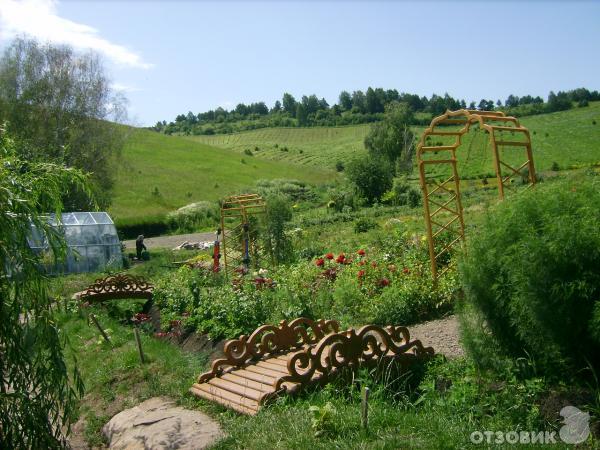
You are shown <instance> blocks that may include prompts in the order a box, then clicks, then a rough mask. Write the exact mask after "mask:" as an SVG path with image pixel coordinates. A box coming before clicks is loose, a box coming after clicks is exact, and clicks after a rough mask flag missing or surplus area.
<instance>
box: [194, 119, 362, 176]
mask: <svg viewBox="0 0 600 450" xmlns="http://www.w3.org/2000/svg"><path fill="white" fill-rule="evenodd" d="M368 132H369V125H364V124H363V125H355V126H347V127H311V128H262V129H260V130H253V131H244V132H241V133H235V134H220V135H214V136H187V137H186V139H190V140H193V141H195V142H201V143H204V144H208V145H212V146H214V147H219V148H226V149H231V150H234V151H237V152H239V153H243V152H244V151H245V150H250V151H251V152H252V153H253V154H255V156H258V157H260V158H262V159H268V160H275V161H289V162H292V163H294V164H302V165H312V166H318V167H328V168H331V169H333V168H334V167H335V163H336V162H337V161H348V160H349V159H350V158H352V157H354V156H356V155H357V154H360V153H362V152H364V151H365V150H364V146H363V141H364V139H365V136H366V135H367V133H368Z"/></svg>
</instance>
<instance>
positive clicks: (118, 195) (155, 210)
mask: <svg viewBox="0 0 600 450" xmlns="http://www.w3.org/2000/svg"><path fill="white" fill-rule="evenodd" d="M330 175H331V172H327V171H325V170H322V169H320V168H311V170H306V168H305V167H302V166H298V165H292V164H289V163H287V162H276V161H267V160H264V159H260V158H256V157H252V156H247V155H240V154H239V153H236V152H234V151H227V150H225V151H224V150H222V149H215V148H213V147H210V146H208V145H205V144H201V143H198V142H191V141H189V140H186V139H182V138H180V137H175V136H165V135H161V134H158V133H155V132H152V131H147V130H140V129H133V130H132V131H131V135H130V137H129V138H128V140H127V143H126V145H125V148H124V150H123V155H122V163H121V165H120V168H119V169H118V172H117V176H116V182H115V187H114V197H113V204H112V206H111V208H110V212H111V214H112V215H113V217H114V218H115V219H116V220H118V221H120V222H124V221H129V220H138V219H144V220H148V219H150V218H152V217H157V216H160V215H163V214H165V213H167V212H168V211H171V210H173V209H176V208H179V207H181V206H183V205H185V204H188V203H192V202H194V201H198V200H213V199H217V198H220V197H222V196H224V195H227V194H230V193H234V192H235V191H237V190H240V189H243V188H245V187H248V186H252V185H253V184H254V183H255V182H256V180H258V179H261V178H294V179H299V180H303V181H307V182H312V183H319V182H322V181H325V180H326V179H327V178H328V177H330Z"/></svg>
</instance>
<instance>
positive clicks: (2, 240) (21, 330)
mask: <svg viewBox="0 0 600 450" xmlns="http://www.w3.org/2000/svg"><path fill="white" fill-rule="evenodd" d="M72 186H78V187H79V189H80V190H82V191H86V176H85V175H84V174H83V173H82V172H80V171H79V170H76V169H68V168H65V167H63V166H58V165H54V164H51V163H34V162H27V161H24V160H22V159H20V158H19V157H18V156H17V151H16V149H15V144H14V143H13V141H12V140H11V139H9V137H8V136H7V135H6V133H5V132H4V130H3V129H0V318H1V319H0V448H60V447H64V446H65V443H66V442H65V439H66V438H65V436H66V435H67V434H68V432H69V429H70V425H71V423H72V420H73V418H74V408H75V402H76V400H77V398H78V397H79V396H80V395H81V394H82V392H83V385H82V382H81V379H80V377H79V375H78V373H77V371H76V369H73V370H72V371H69V369H68V368H67V364H66V362H65V357H64V354H63V346H64V344H65V342H64V340H65V336H64V335H63V334H62V333H61V331H60V329H59V328H58V327H57V323H56V321H55V320H53V304H52V301H51V299H50V298H49V295H48V287H47V279H46V277H45V276H44V273H43V272H42V269H41V264H40V263H41V261H40V259H41V255H38V254H36V253H35V252H34V251H32V249H31V248H30V247H29V245H28V238H29V237H30V230H31V227H32V226H35V227H36V228H37V229H38V230H39V231H41V232H42V233H43V234H44V235H45V236H46V240H47V243H48V252H49V253H51V254H52V255H54V257H55V258H62V257H64V255H65V251H66V246H65V243H64V240H63V238H62V237H61V236H60V234H59V233H57V232H56V230H55V229H53V228H52V227H51V226H50V225H49V223H48V220H47V218H48V215H47V213H56V214H58V213H60V211H61V209H62V203H61V198H62V195H63V193H64V191H65V190H66V189H67V188H68V187H72ZM58 217H60V216H58Z"/></svg>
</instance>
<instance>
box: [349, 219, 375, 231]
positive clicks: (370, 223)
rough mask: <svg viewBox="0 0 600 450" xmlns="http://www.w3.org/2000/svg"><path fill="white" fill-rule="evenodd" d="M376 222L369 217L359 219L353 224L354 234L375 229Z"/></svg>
mask: <svg viewBox="0 0 600 450" xmlns="http://www.w3.org/2000/svg"><path fill="white" fill-rule="evenodd" d="M377 226H378V225H377V222H375V221H374V220H373V219H370V218H369V217H360V218H358V219H357V220H356V221H355V222H354V232H355V233H366V232H367V231H369V230H372V229H373V228H377Z"/></svg>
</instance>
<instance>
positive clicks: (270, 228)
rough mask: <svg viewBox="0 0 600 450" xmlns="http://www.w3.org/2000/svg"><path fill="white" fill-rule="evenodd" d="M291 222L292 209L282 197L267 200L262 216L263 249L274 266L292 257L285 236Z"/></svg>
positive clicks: (291, 246) (290, 243) (287, 238)
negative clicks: (264, 212) (269, 256)
mask: <svg viewBox="0 0 600 450" xmlns="http://www.w3.org/2000/svg"><path fill="white" fill-rule="evenodd" d="M290 220H292V208H291V206H290V204H289V201H288V200H287V199H286V198H285V197H282V196H275V197H270V198H268V199H267V211H266V214H265V216H264V236H263V238H264V242H265V248H266V249H267V252H268V253H269V255H271V258H272V261H273V263H274V264H282V263H286V262H290V261H291V260H292V259H293V256H294V248H293V245H292V240H291V238H290V237H289V236H288V235H287V234H286V230H287V228H288V224H289V222H290Z"/></svg>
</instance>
